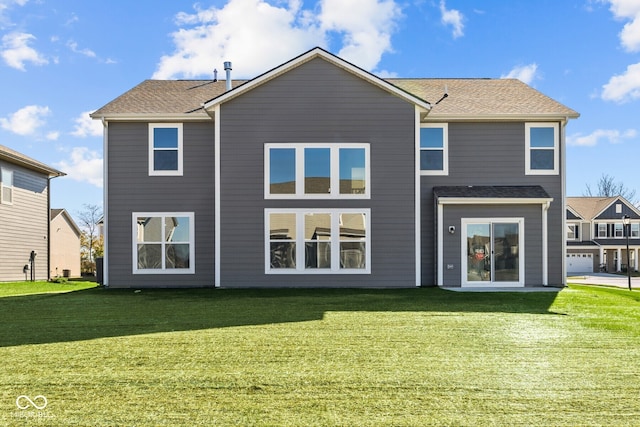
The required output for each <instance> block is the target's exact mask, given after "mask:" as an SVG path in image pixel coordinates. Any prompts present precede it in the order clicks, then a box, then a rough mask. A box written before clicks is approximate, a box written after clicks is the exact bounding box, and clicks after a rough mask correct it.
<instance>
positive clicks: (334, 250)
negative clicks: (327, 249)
mask: <svg viewBox="0 0 640 427" xmlns="http://www.w3.org/2000/svg"><path fill="white" fill-rule="evenodd" d="M272 213H281V214H282V213H288V214H295V215H296V240H295V243H296V247H297V248H301V247H304V244H305V236H304V215H305V214H309V213H313V214H323V213H330V214H331V268H305V262H304V255H305V251H304V250H296V268H271V245H270V241H271V239H270V238H271V236H270V233H269V231H270V230H269V215H270V214H272ZM343 213H347V214H348V213H355V214H364V215H365V230H366V233H365V239H364V242H365V248H366V253H365V268H340V214H343ZM264 268H265V274H305V275H307V274H309V275H314V274H371V209H265V211H264Z"/></svg>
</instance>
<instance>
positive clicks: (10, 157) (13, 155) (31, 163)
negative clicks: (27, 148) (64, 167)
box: [0, 145, 66, 178]
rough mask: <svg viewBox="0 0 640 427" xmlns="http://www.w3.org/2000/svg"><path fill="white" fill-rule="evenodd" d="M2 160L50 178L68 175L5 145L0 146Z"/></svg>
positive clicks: (0, 158)
mask: <svg viewBox="0 0 640 427" xmlns="http://www.w3.org/2000/svg"><path fill="white" fill-rule="evenodd" d="M0 160H5V161H7V162H9V163H13V164H15V165H19V166H22V167H24V168H27V169H31V170H33V171H36V172H39V173H41V174H44V175H47V176H49V177H50V178H54V177H58V176H65V175H66V173H64V172H60V171H59V170H57V169H54V168H52V167H51V166H48V165H45V164H44V163H42V162H39V161H37V160H35V159H32V158H31V157H28V156H25V155H24V154H22V153H19V152H17V151H15V150H12V149H11V148H9V147H5V146H4V145H0Z"/></svg>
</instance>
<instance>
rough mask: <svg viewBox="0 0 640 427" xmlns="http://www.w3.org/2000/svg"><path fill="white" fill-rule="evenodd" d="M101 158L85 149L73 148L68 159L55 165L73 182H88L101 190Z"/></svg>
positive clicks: (96, 153) (94, 152)
mask: <svg viewBox="0 0 640 427" xmlns="http://www.w3.org/2000/svg"><path fill="white" fill-rule="evenodd" d="M102 164H103V162H102V158H101V157H100V153H98V152H97V151H93V150H90V149H89V148H87V147H74V148H73V149H72V150H71V155H70V157H69V159H67V160H63V161H61V162H58V163H56V164H55V167H56V168H58V169H60V170H61V171H62V172H65V173H66V174H67V176H68V177H69V178H71V179H73V180H74V181H79V182H88V183H89V184H92V185H95V186H96V187H100V188H102Z"/></svg>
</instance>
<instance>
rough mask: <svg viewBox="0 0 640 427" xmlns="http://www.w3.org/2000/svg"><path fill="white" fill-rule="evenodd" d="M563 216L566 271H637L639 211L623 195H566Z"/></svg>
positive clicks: (639, 240) (639, 249)
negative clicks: (564, 213)
mask: <svg viewBox="0 0 640 427" xmlns="http://www.w3.org/2000/svg"><path fill="white" fill-rule="evenodd" d="M566 219H567V228H566V230H567V253H566V268H567V273H568V274H572V273H593V272H597V271H608V272H619V271H626V269H627V265H629V266H630V268H631V270H633V271H637V270H638V254H639V251H640V210H638V208H637V207H635V206H634V205H633V204H632V203H631V202H629V201H628V200H626V199H625V198H624V197H622V196H612V197H567V210H566ZM627 244H628V255H627Z"/></svg>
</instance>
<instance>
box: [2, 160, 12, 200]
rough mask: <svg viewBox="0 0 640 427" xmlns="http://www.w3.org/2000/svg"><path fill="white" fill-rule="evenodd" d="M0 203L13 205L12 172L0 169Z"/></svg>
mask: <svg viewBox="0 0 640 427" xmlns="http://www.w3.org/2000/svg"><path fill="white" fill-rule="evenodd" d="M0 203H2V204H6V205H12V204H13V171H12V170H9V169H5V168H2V169H0Z"/></svg>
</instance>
